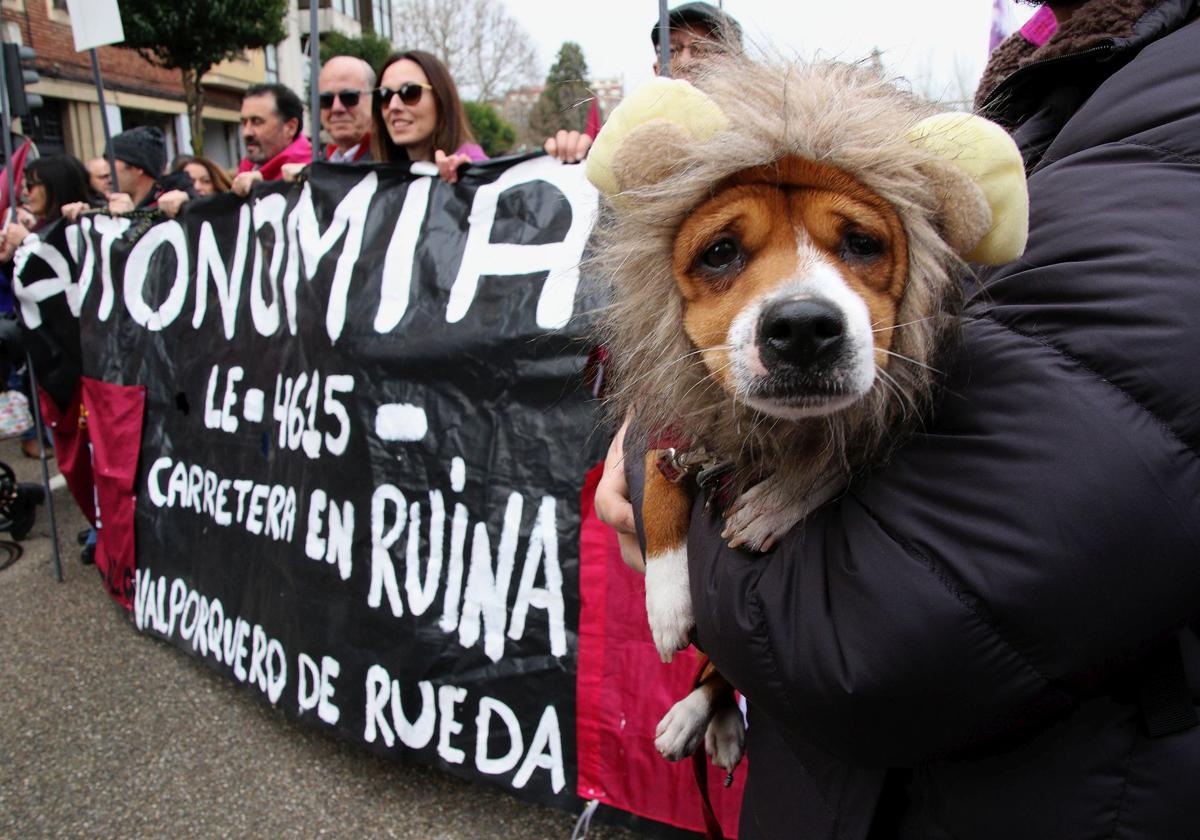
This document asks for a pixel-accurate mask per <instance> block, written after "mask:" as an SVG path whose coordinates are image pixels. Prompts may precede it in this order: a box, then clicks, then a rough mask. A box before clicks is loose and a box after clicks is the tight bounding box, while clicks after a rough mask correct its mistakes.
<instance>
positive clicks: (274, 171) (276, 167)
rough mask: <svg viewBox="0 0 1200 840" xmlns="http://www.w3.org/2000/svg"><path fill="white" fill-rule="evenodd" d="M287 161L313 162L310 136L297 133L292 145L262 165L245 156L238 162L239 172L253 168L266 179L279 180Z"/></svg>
mask: <svg viewBox="0 0 1200 840" xmlns="http://www.w3.org/2000/svg"><path fill="white" fill-rule="evenodd" d="M285 163H305V164H307V163H312V144H310V143H309V142H308V138H307V137H305V136H304V135H303V134H298V135H296V139H295V140H293V141H292V143H291V145H290V146H288V147H287V148H285V149H284V150H283V151H282V152H280V153H279V154H277V155H275V157H273V158H271V159H270V160H269V161H267V162H266V163H264V164H263V165H262V166H255V165H254V164H253V163H251V162H250V159H249V158H244V159H243V160H242V162H241V163H239V164H238V172H249V171H250V170H252V169H257V170H258V171H259V172H261V173H262V176H263V180H264V181H278V180H279V179H280V177H282V175H283V165H284V164H285Z"/></svg>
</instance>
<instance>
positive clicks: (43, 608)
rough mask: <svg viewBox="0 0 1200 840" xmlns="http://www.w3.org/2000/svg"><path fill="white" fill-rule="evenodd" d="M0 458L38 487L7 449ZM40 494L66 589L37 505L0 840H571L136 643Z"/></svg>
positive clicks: (12, 638) (16, 633)
mask: <svg viewBox="0 0 1200 840" xmlns="http://www.w3.org/2000/svg"><path fill="white" fill-rule="evenodd" d="M0 461H5V462H7V463H8V464H9V465H10V466H12V467H13V469H14V470H15V471H16V472H17V474H18V477H19V478H21V479H22V480H29V481H38V480H40V468H39V467H38V463H37V462H36V461H32V460H29V459H27V458H24V457H23V456H22V455H21V452H20V451H19V449H18V448H17V445H16V443H15V441H4V442H0ZM51 463H53V462H51ZM54 495H55V503H56V510H57V514H58V522H59V533H60V536H61V538H62V542H63V558H62V559H63V568H64V572H65V575H66V582H65V583H62V584H59V583H57V582H56V581H55V578H54V571H53V560H52V557H51V549H50V539H49V533H50V527H49V520H48V518H47V515H46V511H45V508H44V507H43V508H40V509H39V511H38V520H37V524H36V525H35V526H34V531H33V533H32V534H31V535H30V537H29V538H28V539H27V540H26V541H25V543H24V546H25V555H24V556H23V557H22V558H21V559H20V560H18V561H17V562H16V563H15V564H14V565H13V566H11V567H9V568H8V569H5V570H3V571H0V838H21V839H22V840H24V838H35V837H55V838H59V837H87V838H108V837H112V838H117V837H120V838H154V837H172V838H189V837H272V838H273V837H318V836H321V837H352V838H359V837H372V838H373V837H396V838H422V840H442V839H443V838H444V839H445V840H458V838H543V837H544V838H562V840H566V838H569V837H570V836H571V830H572V827H573V826H574V823H575V815H573V814H568V813H565V812H561V811H557V810H554V809H550V808H546V807H542V806H537V805H531V804H529V803H526V802H522V801H520V800H517V799H515V798H513V797H511V796H509V795H506V794H503V793H500V792H498V791H493V790H491V789H489V788H486V787H482V786H480V785H476V784H471V783H468V782H464V781H460V780H458V779H456V778H453V777H451V776H448V775H446V774H444V773H441V772H439V771H436V770H432V769H430V768H426V767H422V766H420V765H415V764H406V765H401V764H395V763H391V762H387V761H384V760H383V759H380V758H378V757H376V756H373V755H372V754H370V753H368V752H367V751H366V750H365V749H364V748H362V747H361V746H357V745H353V744H349V743H347V742H343V741H340V740H336V739H334V738H333V737H331V736H330V735H328V734H326V733H323V732H319V731H317V730H316V729H314V728H311V727H308V726H302V725H300V724H297V723H294V722H291V721H289V720H287V719H286V718H285V717H284V716H283V713H282V712H280V711H278V710H277V709H273V708H271V707H269V706H268V705H266V704H265V703H264V702H262V701H261V700H259V699H257V698H256V697H254V696H252V695H251V694H250V693H249V692H247V691H245V690H243V689H241V688H239V687H238V686H236V685H235V684H234V683H233V682H232V681H230V680H226V679H224V678H222V677H220V676H218V675H217V674H215V673H213V672H211V671H209V670H208V669H207V668H206V667H204V666H203V665H202V664H200V663H199V662H197V661H195V660H193V659H191V658H190V657H188V656H186V655H185V654H183V653H182V652H180V651H178V650H176V649H175V648H173V647H170V646H168V645H167V644H165V643H162V642H159V641H157V640H154V639H151V638H149V637H146V636H142V635H140V634H139V633H138V632H137V631H136V630H135V629H134V627H133V625H132V623H131V621H130V619H129V618H128V616H127V614H126V613H125V611H124V610H122V609H120V608H119V607H117V606H116V605H115V604H114V603H113V602H112V601H111V600H109V598H108V596H107V595H106V594H105V593H104V591H103V589H102V587H101V585H100V579H99V576H98V575H97V574H96V572H95V571H94V569H93V568H92V567H84V566H81V565H80V564H79V548H78V546H77V545H76V543H75V535H76V533H77V532H78V531H79V529H80V528H82V527H84V520H83V517H82V515H81V514H80V512H79V510H78V509H77V508H76V506H75V504H74V503H73V501H72V499H71V497H70V495H69V494H68V493H67V492H66V491H65V490H59V491H56V492H55V494H54ZM7 536H8V534H6V533H5V534H0V539H4V538H7ZM637 836H639V835H635V834H633V833H631V832H628V831H625V830H622V829H616V828H613V827H610V826H603V825H595V824H594V825H593V827H592V830H591V832H590V834H589V837H590V838H599V840H633V838H635V837H637Z"/></svg>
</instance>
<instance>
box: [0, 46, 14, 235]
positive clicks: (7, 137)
mask: <svg viewBox="0 0 1200 840" xmlns="http://www.w3.org/2000/svg"><path fill="white" fill-rule="evenodd" d="M5 43H6V41H5V40H4V27H3V26H0V102H2V103H3V105H4V108H3V113H0V130H3V131H4V171H5V173H6V177H7V178H8V214H9V218H10V219H12V220H13V221H16V218H17V196H16V194H15V193H14V192H13V167H12V132H11V130H10V129H11V126H10V125H9V122H8V115H9V110H8V76H7V75H6V74H5V71H4V44H5Z"/></svg>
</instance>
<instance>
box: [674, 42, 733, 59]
mask: <svg viewBox="0 0 1200 840" xmlns="http://www.w3.org/2000/svg"><path fill="white" fill-rule="evenodd" d="M723 51H724V50H723V48H722V46H721V45H720V44H718V43H717V42H715V41H707V40H703V39H700V38H697V39H696V40H694V41H689V42H687V43H686V44H684V43H680V42H672V43H671V61H679V60H681V59H683V58H684V56H685V55H686V56H687V59H688V60H700V61H703V60H704V59H706V58H711V57H712V56H714V55H719V54H720V53H722V52H723Z"/></svg>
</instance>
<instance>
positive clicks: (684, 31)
mask: <svg viewBox="0 0 1200 840" xmlns="http://www.w3.org/2000/svg"><path fill="white" fill-rule="evenodd" d="M667 23H668V25H669V26H670V39H671V40H670V48H671V77H672V78H675V79H684V80H686V81H691V79H692V76H693V75H694V74H695V73H697V72H698V71H699V70H701V69H702V68H704V67H706V66H707V65H708V64H709V63H710V62H712V61H713V60H714V59H718V58H720V57H721V56H723V55H726V54H728V53H729V52H730V51H731V50H739V51H740V50H741V48H742V27H741V26H740V25H739V24H738V22H737V21H736V20H734V19H733V18H732V17H730V16H729V15H727V14H725V12H723V11H721V10H720V9H718V8H717V7H716V6H714V5H712V4H711V3H683V4H681V5H679V6H676V7H675V8H674V9H671V10H670V12H668V13H667ZM650 40H651V41H653V42H654V51H655V52H654V54H655V57H656V60H655V62H654V75H656V76H657V75H660V72H661V69H662V68H661V65H660V64H659V62H658V60H657V56H658V55H659V52H658V43H659V32H658V21H657V20H656V21H655V22H654V28H653V29H651V30H650ZM592 139H593V138H592V137H591V136H589V135H588V134H586V133H585V132H581V131H567V130H565V129H564V130H562V131H559V132H558V133H557V134H555V135H554V136H553V137H549V138H547V139H546V143H545V145H544V148H545V150H546V154H548V155H552V156H554V157H557V158H558V159H559V160H561V161H563V162H564V163H576V162H577V161H581V160H583V159H584V158H585V157H587V153H588V150H589V149H590V148H591V146H592ZM630 521H631V522H632V519H631V520H630Z"/></svg>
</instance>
